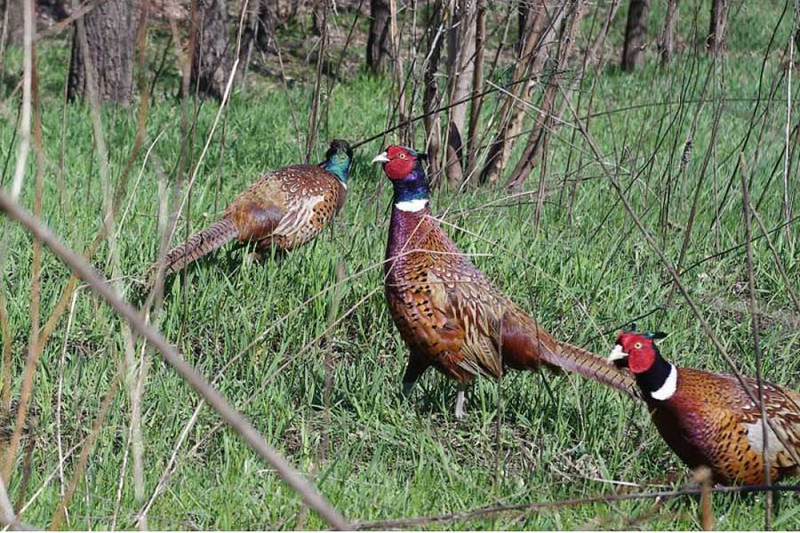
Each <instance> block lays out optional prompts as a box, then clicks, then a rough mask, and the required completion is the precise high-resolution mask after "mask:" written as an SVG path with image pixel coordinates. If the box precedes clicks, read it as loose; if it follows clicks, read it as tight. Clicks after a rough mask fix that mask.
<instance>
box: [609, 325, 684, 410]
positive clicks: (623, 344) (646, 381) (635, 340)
mask: <svg viewBox="0 0 800 533" xmlns="http://www.w3.org/2000/svg"><path fill="white" fill-rule="evenodd" d="M666 336H667V334H666V333H662V332H657V333H636V332H634V331H623V332H621V333H620V334H619V335H617V341H616V342H615V343H614V350H613V351H612V352H611V355H609V356H608V361H609V362H613V363H614V364H615V365H617V366H618V367H620V368H627V369H629V370H630V371H631V372H633V375H634V376H635V377H636V382H637V383H638V384H639V387H640V388H641V389H642V391H643V392H644V393H645V396H650V397H652V398H653V399H656V400H662V401H663V400H668V399H669V398H671V397H672V395H673V394H675V390H676V387H677V375H678V373H677V369H676V368H675V366H674V365H672V364H670V363H669V362H667V361H666V360H665V359H664V358H663V357H661V352H659V351H658V347H657V346H656V345H655V342H654V341H655V340H658V339H663V338H664V337H666Z"/></svg>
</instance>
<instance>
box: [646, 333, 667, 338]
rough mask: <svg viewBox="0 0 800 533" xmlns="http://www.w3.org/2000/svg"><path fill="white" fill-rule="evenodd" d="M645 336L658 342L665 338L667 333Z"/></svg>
mask: <svg viewBox="0 0 800 533" xmlns="http://www.w3.org/2000/svg"><path fill="white" fill-rule="evenodd" d="M647 336H648V337H649V338H651V339H652V340H658V339H664V338H666V336H667V333H664V332H663V331H656V332H655V333H648V335H647Z"/></svg>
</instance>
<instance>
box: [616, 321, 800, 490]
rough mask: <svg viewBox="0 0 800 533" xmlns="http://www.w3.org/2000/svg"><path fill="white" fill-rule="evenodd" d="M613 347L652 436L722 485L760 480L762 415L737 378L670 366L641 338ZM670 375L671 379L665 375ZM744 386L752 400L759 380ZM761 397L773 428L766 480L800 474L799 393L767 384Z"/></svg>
mask: <svg viewBox="0 0 800 533" xmlns="http://www.w3.org/2000/svg"><path fill="white" fill-rule="evenodd" d="M617 346H619V347H620V348H619V349H618V350H616V349H615V353H616V354H617V355H616V358H617V359H618V360H619V361H620V362H621V365H622V366H628V367H630V368H631V369H632V370H634V371H635V375H636V378H637V382H638V383H639V385H640V386H641V388H642V392H643V393H644V394H643V395H644V398H645V401H646V402H647V405H648V407H649V408H650V413H651V416H652V419H653V422H654V423H655V425H656V427H657V428H658V432H659V433H660V434H661V436H662V437H663V438H664V440H665V441H666V443H667V444H668V445H669V446H670V448H672V450H673V451H674V452H675V453H676V454H677V455H678V457H680V459H681V460H682V461H683V462H684V463H686V465H687V466H689V467H690V468H696V467H698V466H701V465H704V466H707V467H709V468H710V469H711V472H712V474H713V477H714V481H715V482H717V483H721V484H726V485H729V484H744V485H758V484H763V483H764V482H765V475H764V474H765V472H764V454H763V449H764V448H763V435H764V433H763V427H764V426H763V424H762V418H761V409H760V407H758V406H757V404H756V403H754V402H753V401H751V400H750V398H749V397H748V395H747V393H746V392H745V391H744V389H743V388H742V386H741V383H740V382H739V380H738V379H736V378H735V377H734V376H729V375H725V374H714V373H711V372H706V371H703V370H695V369H690V368H678V367H674V366H673V365H671V364H669V363H667V362H666V361H665V360H664V359H663V357H661V354H660V353H659V352H658V349H657V348H656V347H655V345H654V344H653V340H652V339H651V338H649V337H647V336H644V335H638V334H635V333H632V332H628V333H623V334H621V335H620V336H619V337H618V339H617ZM637 346H638V348H637ZM612 357H614V354H612ZM632 359H633V361H632ZM637 359H638V360H637ZM673 369H674V370H673ZM673 371H674V372H675V373H676V374H675V375H676V377H675V379H674V381H673V379H672V378H670V377H669V374H670V373H671V372H673ZM744 381H745V383H746V384H747V386H748V387H749V388H750V390H751V391H752V392H753V394H754V396H755V398H756V399H757V398H758V383H757V381H756V380H754V379H751V378H747V377H745V378H744ZM653 391H663V395H664V396H661V398H663V399H659V398H655V397H653ZM673 391H674V392H673ZM670 393H671V394H670ZM763 394H764V399H765V403H764V406H765V409H766V414H767V419H768V420H769V421H770V422H771V427H770V426H768V428H767V432H768V434H769V442H768V449H769V463H770V481H771V482H776V481H779V480H780V479H782V478H784V477H786V476H791V475H800V394H798V393H796V392H794V391H791V390H788V389H784V388H781V387H779V386H777V385H774V384H772V383H768V382H763ZM655 395H656V396H659V394H658V393H655ZM667 395H668V396H669V397H666V398H664V397H665V396H667Z"/></svg>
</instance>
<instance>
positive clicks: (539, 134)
mask: <svg viewBox="0 0 800 533" xmlns="http://www.w3.org/2000/svg"><path fill="white" fill-rule="evenodd" d="M567 16H568V17H569V18H568V19H567V20H565V21H564V27H563V29H562V30H561V32H560V38H559V39H558V43H559V46H558V52H557V53H556V57H555V60H556V61H555V63H556V64H555V68H554V72H555V74H554V75H552V76H551V77H550V78H549V80H548V84H547V88H546V89H545V92H544V98H543V101H542V103H541V104H540V107H541V111H540V112H539V115H538V116H537V117H536V122H535V123H534V126H533V130H531V133H530V135H529V136H528V142H527V144H526V145H525V149H524V150H523V153H522V157H520V160H519V161H518V162H517V166H516V167H515V168H514V171H513V172H512V173H511V178H510V179H509V181H508V187H509V189H518V188H520V187H521V186H522V184H524V183H525V181H527V179H528V176H530V173H531V172H532V171H533V168H534V167H535V166H536V164H537V161H538V156H539V155H541V154H542V153H543V152H542V146H543V145H544V146H546V143H547V137H548V135H549V133H550V130H551V129H552V128H553V126H554V124H555V121H554V120H553V110H554V106H555V101H556V96H557V95H558V93H559V85H560V83H561V82H560V80H559V76H560V73H561V72H564V71H565V70H566V65H567V59H568V57H569V54H570V50H571V48H572V43H573V41H574V39H575V33H576V32H577V30H578V26H579V23H580V20H581V16H582V9H581V5H580V2H577V1H574V2H573V4H572V9H571V10H570V12H569V13H568V14H567ZM570 88H571V84H569V86H568V87H567V88H562V89H564V90H565V92H568V91H569V89H570ZM542 179H544V176H542ZM543 190H544V189H543V188H541V187H540V192H541V191H543ZM540 209H541V206H540V205H539V206H538V208H537V219H538V216H539V210H540Z"/></svg>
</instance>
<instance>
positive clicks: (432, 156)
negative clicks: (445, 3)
mask: <svg viewBox="0 0 800 533" xmlns="http://www.w3.org/2000/svg"><path fill="white" fill-rule="evenodd" d="M441 21H442V3H441V2H437V3H436V4H435V7H434V8H433V12H432V13H431V19H430V21H429V22H428V31H427V36H426V37H427V39H426V40H427V53H426V56H427V57H428V58H429V59H428V61H427V62H426V64H425V70H424V71H423V73H422V80H423V83H424V86H425V89H424V91H423V93H422V111H423V113H425V118H424V119H423V123H424V125H425V135H426V137H427V142H426V143H425V145H426V146H425V149H426V150H427V152H428V164H429V172H430V177H431V184H432V185H433V186H438V185H439V183H440V181H439V180H440V178H441V176H440V175H439V171H440V166H439V150H440V149H441V145H442V139H441V123H440V119H439V115H440V113H434V112H433V110H434V109H435V108H436V106H437V105H438V103H439V84H438V81H437V73H438V71H439V62H440V60H441V57H442V41H443V40H444V39H443V35H440V34H439V26H440V24H441Z"/></svg>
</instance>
